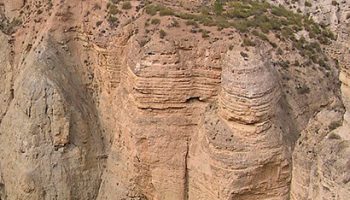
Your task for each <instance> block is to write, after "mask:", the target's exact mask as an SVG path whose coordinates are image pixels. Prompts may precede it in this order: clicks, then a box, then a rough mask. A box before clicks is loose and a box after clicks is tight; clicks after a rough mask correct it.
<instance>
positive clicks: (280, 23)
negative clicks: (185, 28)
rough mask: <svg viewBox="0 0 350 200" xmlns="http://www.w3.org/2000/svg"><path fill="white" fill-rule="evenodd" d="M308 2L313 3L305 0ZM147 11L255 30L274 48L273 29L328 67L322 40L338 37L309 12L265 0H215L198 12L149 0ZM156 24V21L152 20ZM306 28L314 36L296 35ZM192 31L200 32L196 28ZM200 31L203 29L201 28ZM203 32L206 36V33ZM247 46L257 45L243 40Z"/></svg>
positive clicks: (190, 21)
mask: <svg viewBox="0 0 350 200" xmlns="http://www.w3.org/2000/svg"><path fill="white" fill-rule="evenodd" d="M305 4H306V5H307V6H312V5H311V3H310V2H308V1H306V2H305ZM145 12H146V13H147V14H149V15H151V16H154V15H157V14H159V15H160V16H168V15H169V16H174V17H177V18H180V19H184V20H186V25H189V26H193V27H194V28H199V27H200V25H202V26H217V27H218V30H221V29H224V28H235V29H236V30H238V31H240V32H241V33H252V34H253V35H254V36H256V37H257V38H258V39H260V40H262V41H266V42H268V43H269V44H270V45H271V46H272V47H273V48H278V45H277V44H276V43H274V42H272V41H270V39H269V35H270V33H271V32H273V33H274V34H275V35H276V36H277V37H278V38H279V39H281V40H283V41H291V42H292V43H293V46H294V47H296V48H297V49H298V51H299V52H300V53H301V54H302V55H304V56H305V57H306V58H308V59H309V60H310V61H312V62H313V63H316V64H319V65H320V66H321V67H324V68H325V69H328V66H327V64H326V63H327V62H325V55H324V54H323V53H322V49H321V47H320V44H323V45H328V44H330V43H331V41H332V40H335V39H336V37H335V35H334V34H333V33H332V32H331V31H330V30H329V29H327V28H326V27H325V26H321V25H319V24H317V23H315V22H314V21H313V20H312V19H310V18H309V17H307V16H303V15H301V14H298V13H294V12H292V11H290V10H287V9H286V8H284V7H282V6H274V5H271V4H269V3H267V2H265V1H253V0H239V1H226V0H216V1H215V2H214V4H213V6H212V7H202V8H201V9H199V10H198V12H193V13H188V12H178V11H174V10H172V9H171V8H168V7H166V6H163V5H159V4H152V3H151V4H149V5H147V6H146V8H145ZM152 24H157V23H152ZM302 30H305V31H307V32H308V35H309V37H310V38H311V40H306V39H305V38H302V39H299V40H298V39H296V33H298V32H299V31H302ZM191 31H192V32H198V31H197V30H195V29H193V30H191ZM200 32H201V31H200ZM202 35H203V36H204V37H207V35H206V34H203V32H202ZM243 43H244V46H254V45H253V43H251V42H248V41H247V40H246V41H243Z"/></svg>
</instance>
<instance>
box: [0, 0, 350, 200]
mask: <svg viewBox="0 0 350 200" xmlns="http://www.w3.org/2000/svg"><path fill="white" fill-rule="evenodd" d="M159 2H160V1H159ZM209 2H210V1H208V2H206V1H205V2H204V1H191V2H189V1H183V2H181V1H164V2H162V3H164V4H165V5H168V6H173V7H174V9H178V8H181V9H189V8H191V6H192V8H193V7H194V6H200V5H204V4H207V3H209ZM121 4H122V3H120V7H118V11H115V12H116V13H115V15H116V16H117V18H113V17H115V16H114V15H111V13H110V12H112V11H111V6H112V8H113V6H114V2H107V1H93V0H85V1H83V2H80V1H55V0H53V1H48V2H47V1H31V0H27V1H23V0H22V1H21V0H18V1H6V0H4V1H0V14H1V18H0V22H2V23H3V24H2V25H1V28H2V29H3V30H4V32H5V33H6V34H5V33H2V32H0V44H1V46H0V70H1V74H0V79H1V82H2V83H3V85H2V86H1V87H0V199H6V200H13V199H33V200H34V199H50V200H51V199H99V200H104V199H154V200H180V199H183V200H186V199H191V200H192V199H193V200H196V199H198V200H199V199H203V200H204V199H217V200H219V199H220V200H221V199H242V200H250V199H251V200H253V199H254V200H255V199H276V200H277V199H278V200H279V199H281V200H282V199H289V198H290V197H291V199H348V198H349V194H350V192H349V190H348V188H349V187H348V182H349V173H347V168H348V167H349V161H348V158H347V157H348V155H349V153H350V152H349V145H348V140H349V128H348V127H349V124H348V121H349V117H348V115H349V114H348V112H345V111H348V109H350V108H349V104H350V103H349V101H350V100H349V98H348V97H349V96H350V94H349V88H348V86H349V84H348V82H349V81H348V80H349V76H350V75H349V70H348V67H349V60H348V58H349V57H348V54H347V53H346V52H348V49H349V46H348V45H349V44H348V43H346V41H348V40H347V38H348V36H347V35H346V34H347V33H348V32H347V31H346V29H345V28H346V27H347V25H346V23H340V24H341V27H342V30H345V31H343V32H337V33H339V36H338V40H337V42H335V43H333V46H330V47H328V48H327V49H326V50H327V53H329V56H330V57H334V58H335V59H337V60H338V61H339V66H340V69H341V70H340V71H341V72H340V80H341V85H342V86H341V88H340V83H339V81H338V80H339V78H338V76H339V74H338V69H337V68H336V66H335V63H334V62H333V61H331V60H330V62H329V65H330V67H329V69H328V68H327V69H325V68H322V67H320V66H319V65H317V64H315V63H310V62H305V63H307V64H305V65H304V64H303V65H301V66H299V65H297V64H293V66H292V64H290V65H289V66H290V67H288V66H287V67H286V65H285V63H284V62H282V61H285V62H286V61H288V63H293V62H296V60H298V61H300V62H304V61H306V59H305V58H304V57H303V56H302V55H301V54H300V53H299V52H298V51H297V50H296V49H295V48H293V44H292V43H290V42H288V41H284V40H282V39H279V38H278V37H277V36H276V35H274V34H269V35H268V39H270V40H271V41H274V42H275V43H276V44H271V43H268V42H264V41H259V42H257V44H256V45H255V46H253V45H250V46H248V47H247V46H244V45H242V43H243V42H244V39H246V37H247V36H245V35H244V34H240V33H239V32H238V31H236V30H232V29H222V30H221V29H218V28H217V27H208V28H206V30H207V31H205V30H203V29H201V30H199V28H198V27H196V26H195V25H193V24H192V25H191V24H189V22H188V21H186V20H184V19H181V18H180V19H179V18H176V17H175V16H170V15H157V17H154V16H150V15H149V14H147V13H146V12H145V8H144V6H145V2H143V1H131V2H130V6H131V7H130V9H129V8H128V9H127V10H123V9H122V5H121ZM343 4H344V5H348V4H347V3H344V2H340V5H343ZM339 7H340V8H342V6H339ZM2 11H3V12H2ZM337 12H338V11H337ZM342 13H343V14H342V15H341V17H339V18H337V19H339V20H338V22H339V21H340V22H342V20H343V19H346V17H345V18H344V16H346V14H345V13H346V9H345V10H344V12H342ZM318 16H323V15H318ZM336 16H338V14H336ZM317 19H318V18H317ZM19 20H20V21H21V23H19ZM346 20H347V19H346ZM332 27H333V28H334V30H336V31H337V30H338V29H337V27H338V25H337V26H335V25H334V26H333V25H332ZM162 31H163V32H162ZM205 34H209V37H207V36H206V35H205ZM274 45H277V46H279V47H280V48H281V49H283V51H282V50H281V51H282V53H281V51H277V49H276V48H274ZM281 63H282V64H281ZM283 63H284V64H283ZM343 105H344V106H343ZM344 107H345V109H344ZM344 112H345V114H344ZM337 127H338V128H337Z"/></svg>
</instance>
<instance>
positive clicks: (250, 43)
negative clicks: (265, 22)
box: [242, 38, 256, 47]
mask: <svg viewBox="0 0 350 200" xmlns="http://www.w3.org/2000/svg"><path fill="white" fill-rule="evenodd" d="M255 45H256V43H255V42H254V41H252V40H251V39H249V38H244V39H243V43H242V46H252V47H253V46H255Z"/></svg>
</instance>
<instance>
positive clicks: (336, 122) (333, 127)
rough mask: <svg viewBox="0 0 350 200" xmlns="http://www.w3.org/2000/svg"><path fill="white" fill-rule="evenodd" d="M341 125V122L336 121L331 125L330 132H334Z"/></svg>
mask: <svg viewBox="0 0 350 200" xmlns="http://www.w3.org/2000/svg"><path fill="white" fill-rule="evenodd" d="M341 125H342V123H341V121H334V122H332V123H330V124H329V126H328V129H329V130H330V131H333V130H334V129H336V128H338V127H339V126H341Z"/></svg>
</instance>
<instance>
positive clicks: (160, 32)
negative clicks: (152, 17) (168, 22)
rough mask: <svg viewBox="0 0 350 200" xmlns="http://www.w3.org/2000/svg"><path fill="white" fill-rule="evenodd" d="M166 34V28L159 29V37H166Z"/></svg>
mask: <svg viewBox="0 0 350 200" xmlns="http://www.w3.org/2000/svg"><path fill="white" fill-rule="evenodd" d="M166 35H167V34H166V32H165V31H164V30H162V29H161V30H159V37H160V38H162V39H164V38H165V36H166Z"/></svg>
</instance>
